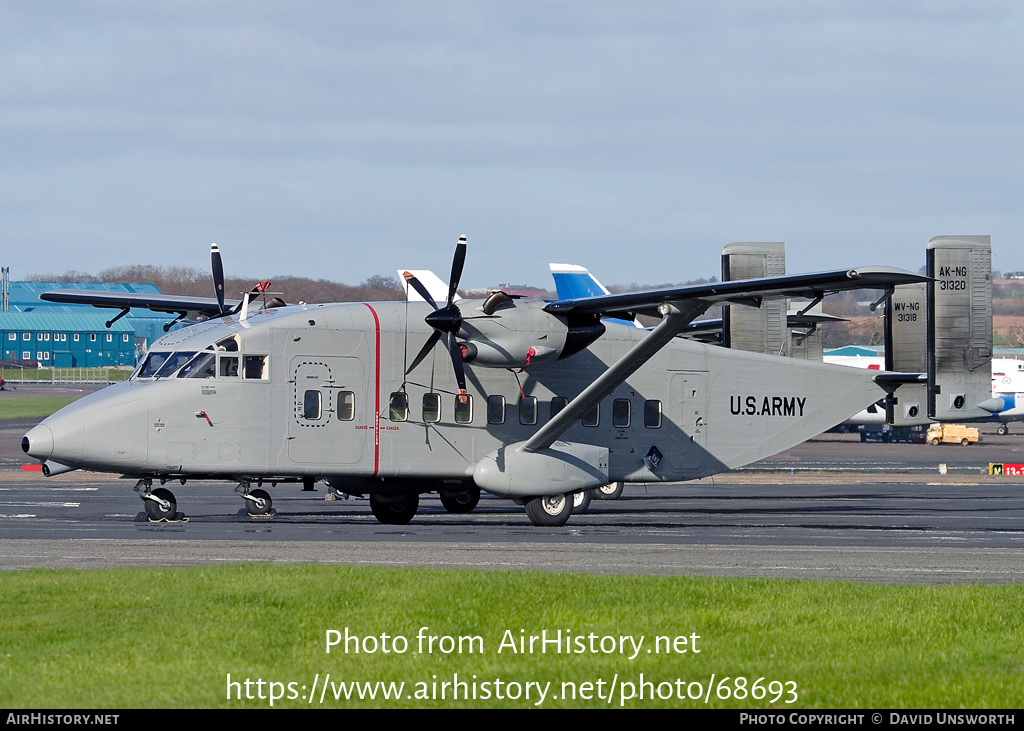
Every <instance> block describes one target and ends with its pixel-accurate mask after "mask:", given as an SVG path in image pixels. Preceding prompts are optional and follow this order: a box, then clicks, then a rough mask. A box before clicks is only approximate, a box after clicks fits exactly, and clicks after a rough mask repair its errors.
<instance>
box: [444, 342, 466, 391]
mask: <svg viewBox="0 0 1024 731" xmlns="http://www.w3.org/2000/svg"><path fill="white" fill-rule="evenodd" d="M448 353H449V354H450V355H451V356H452V367H453V368H455V382H456V383H458V384H459V393H460V394H464V393H465V392H466V368H465V366H464V365H463V364H462V348H461V347H459V341H458V340H456V339H455V333H448Z"/></svg>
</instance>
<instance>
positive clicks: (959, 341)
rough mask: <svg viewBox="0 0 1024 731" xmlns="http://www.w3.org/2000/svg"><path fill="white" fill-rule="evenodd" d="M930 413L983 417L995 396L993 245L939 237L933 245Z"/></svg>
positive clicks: (986, 239)
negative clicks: (986, 405)
mask: <svg viewBox="0 0 1024 731" xmlns="http://www.w3.org/2000/svg"><path fill="white" fill-rule="evenodd" d="M927 256H928V258H927V266H928V276H929V277H931V278H932V281H930V282H928V328H927V347H928V415H929V416H930V417H931V418H932V419H934V420H936V421H957V420H961V419H964V420H965V419H978V418H984V417H987V416H989V415H990V412H989V411H986V410H985V409H982V408H979V406H978V404H979V403H982V402H984V401H986V400H988V399H990V398H991V396H992V241H991V237H990V236H936V237H935V238H933V239H932V240H931V241H929V242H928V250H927Z"/></svg>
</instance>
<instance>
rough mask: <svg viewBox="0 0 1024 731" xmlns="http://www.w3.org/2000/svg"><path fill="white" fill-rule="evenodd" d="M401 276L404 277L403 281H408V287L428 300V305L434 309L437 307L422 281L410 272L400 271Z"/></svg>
mask: <svg viewBox="0 0 1024 731" xmlns="http://www.w3.org/2000/svg"><path fill="white" fill-rule="evenodd" d="M402 276H403V277H405V281H407V282H408V283H409V286H410V287H412V288H413V289H415V290H416V293H417V294H419V296H420V297H422V298H423V299H425V300H426V301H427V302H429V303H430V306H431V307H433V308H434V309H435V310H436V309H437V303H436V302H434V298H433V297H431V296H430V292H428V291H427V288H426V287H424V286H423V282H421V281H420V280H418V279H417V278H416V277H414V276H413V275H412V273H411V272H402Z"/></svg>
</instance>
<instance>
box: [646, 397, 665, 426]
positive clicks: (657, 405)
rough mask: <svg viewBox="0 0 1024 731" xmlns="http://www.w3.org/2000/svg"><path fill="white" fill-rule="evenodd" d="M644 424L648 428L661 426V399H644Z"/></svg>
mask: <svg viewBox="0 0 1024 731" xmlns="http://www.w3.org/2000/svg"><path fill="white" fill-rule="evenodd" d="M644 426H646V427H647V428H648V429H660V428H661V401H658V400H657V399H652V400H650V401H644Z"/></svg>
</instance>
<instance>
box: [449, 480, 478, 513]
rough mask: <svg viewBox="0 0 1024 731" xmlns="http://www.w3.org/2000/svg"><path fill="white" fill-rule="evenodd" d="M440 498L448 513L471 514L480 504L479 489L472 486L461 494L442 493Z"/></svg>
mask: <svg viewBox="0 0 1024 731" xmlns="http://www.w3.org/2000/svg"><path fill="white" fill-rule="evenodd" d="M440 498H441V504H442V505H444V509H445V510H447V511H448V512H449V513H472V512H473V510H474V509H475V508H476V506H477V504H478V503H479V502H480V488H479V487H476V486H474V487H471V488H469V489H468V490H462V491H461V492H442V493H441V494H440Z"/></svg>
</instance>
